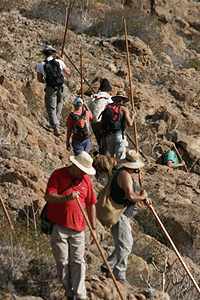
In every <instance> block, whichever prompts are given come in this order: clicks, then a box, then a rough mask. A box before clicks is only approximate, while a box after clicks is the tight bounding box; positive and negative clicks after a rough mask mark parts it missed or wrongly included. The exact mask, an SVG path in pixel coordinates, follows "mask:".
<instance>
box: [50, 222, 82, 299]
mask: <svg viewBox="0 0 200 300" xmlns="http://www.w3.org/2000/svg"><path fill="white" fill-rule="evenodd" d="M51 247H52V252H53V255H54V258H55V260H56V264H57V271H58V277H59V279H60V281H61V282H62V284H63V287H64V289H65V296H66V297H73V296H76V298H78V299H86V287H85V260H84V252H85V243H84V231H82V232H78V231H76V230H72V229H69V228H67V227H62V226H59V225H57V224H55V225H54V227H53V230H52V233H51Z"/></svg>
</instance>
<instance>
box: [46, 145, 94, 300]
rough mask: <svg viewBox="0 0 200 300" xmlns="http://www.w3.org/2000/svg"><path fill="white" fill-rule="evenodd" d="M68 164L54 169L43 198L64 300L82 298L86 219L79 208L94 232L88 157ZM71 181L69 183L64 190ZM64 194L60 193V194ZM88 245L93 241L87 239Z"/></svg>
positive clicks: (85, 155)
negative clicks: (84, 211)
mask: <svg viewBox="0 0 200 300" xmlns="http://www.w3.org/2000/svg"><path fill="white" fill-rule="evenodd" d="M69 159H70V161H71V162H72V165H70V166H69V167H64V168H61V169H58V170H55V171H54V172H53V173H52V174H51V176H50V178H49V181H48V184H47V189H46V193H45V197H44V199H45V200H46V201H47V202H49V207H48V210H47V218H49V219H50V220H51V221H53V222H54V223H55V224H54V226H53V230H52V232H51V247H52V252H53V255H54V257H55V260H56V263H57V270H58V276H59V279H60V280H61V282H62V284H63V287H64V289H65V295H66V297H67V299H68V300H73V299H74V296H75V297H76V299H82V300H83V299H86V287H85V260H84V251H85V243H84V229H85V226H86V220H85V218H84V216H83V213H82V211H81V209H80V207H79V204H78V201H77V198H78V199H79V201H80V203H81V205H82V207H83V209H85V207H86V210H87V214H88V218H89V220H90V223H91V226H92V228H93V230H94V233H96V206H95V204H96V202H97V199H96V196H95V192H94V189H93V186H92V181H91V179H90V177H89V176H88V175H95V173H96V171H95V169H94V168H93V167H92V162H93V160H92V158H91V156H90V155H89V154H88V153H87V152H85V151H83V152H82V153H81V154H79V155H77V156H70V158H69ZM72 181H73V184H72V185H71V186H70V187H69V188H68V189H66V188H67V187H68V186H69V184H70V183H71V182H72ZM63 191H64V192H63ZM91 242H93V241H92V240H91Z"/></svg>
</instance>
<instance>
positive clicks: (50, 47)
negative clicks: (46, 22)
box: [41, 45, 57, 53]
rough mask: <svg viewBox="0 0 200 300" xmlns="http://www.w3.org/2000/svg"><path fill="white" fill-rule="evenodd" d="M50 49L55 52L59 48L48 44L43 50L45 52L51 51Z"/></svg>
mask: <svg viewBox="0 0 200 300" xmlns="http://www.w3.org/2000/svg"><path fill="white" fill-rule="evenodd" d="M49 50H51V51H53V52H57V50H56V49H55V48H53V47H52V46H51V45H46V46H45V47H44V49H43V50H42V51H41V52H42V53H44V52H46V51H49Z"/></svg>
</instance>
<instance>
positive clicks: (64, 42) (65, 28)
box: [60, 0, 72, 57]
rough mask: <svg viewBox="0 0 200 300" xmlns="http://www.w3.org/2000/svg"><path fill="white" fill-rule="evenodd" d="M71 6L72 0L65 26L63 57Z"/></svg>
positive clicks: (70, 4)
mask: <svg viewBox="0 0 200 300" xmlns="http://www.w3.org/2000/svg"><path fill="white" fill-rule="evenodd" d="M71 6H72V1H71V0H70V3H69V9H68V16H67V23H66V26H65V34H64V40H63V45H62V50H61V55H60V56H61V57H63V53H64V48H65V41H66V36H67V29H68V24H69V15H70V10H71Z"/></svg>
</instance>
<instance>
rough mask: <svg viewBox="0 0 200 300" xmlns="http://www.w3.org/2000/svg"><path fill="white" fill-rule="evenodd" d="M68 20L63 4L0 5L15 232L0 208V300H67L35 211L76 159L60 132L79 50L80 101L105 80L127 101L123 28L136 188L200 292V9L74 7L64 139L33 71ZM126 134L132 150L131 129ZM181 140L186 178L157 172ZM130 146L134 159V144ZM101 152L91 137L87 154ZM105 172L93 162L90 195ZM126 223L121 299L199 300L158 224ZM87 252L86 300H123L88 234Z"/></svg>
mask: <svg viewBox="0 0 200 300" xmlns="http://www.w3.org/2000/svg"><path fill="white" fill-rule="evenodd" d="M67 11H68V3H65V2H64V1H50V0H49V1H32V0H27V1H25V0H15V1H9V0H4V1H2V2H1V3H0V24H1V26H0V28H1V29H0V36H1V40H0V167H1V168H0V195H1V198H2V200H3V202H4V204H5V206H6V208H7V210H8V213H9V216H10V218H11V222H12V224H13V226H14V231H12V230H11V227H10V225H9V223H8V220H7V218H6V216H5V213H4V211H3V209H2V206H0V220H1V223H0V226H1V231H0V249H1V251H0V253H1V254H0V265H1V268H0V298H1V299H18V300H21V299H26V300H28V299H30V300H36V299H37V300H39V299H47V300H54V299H64V293H63V289H62V287H61V285H60V284H59V282H58V279H57V274H56V267H55V262H54V259H53V257H52V254H51V249H50V244H49V239H48V237H46V236H44V235H42V234H41V233H40V224H39V212H40V211H41V208H42V207H43V205H44V203H45V201H44V200H43V195H44V192H45V188H46V183H47V180H48V178H49V176H50V174H51V173H52V171H53V170H55V169H56V168H59V167H62V166H64V165H67V164H68V163H69V162H68V157H69V155H73V153H72V152H67V150H66V147H65V141H66V127H65V123H66V118H67V116H68V114H69V112H70V111H71V109H72V103H73V100H74V98H75V97H76V96H77V95H79V94H80V89H81V78H80V75H79V73H78V72H77V70H76V69H75V67H74V65H75V66H76V68H78V69H79V70H80V49H82V53H83V74H84V77H85V79H86V80H85V82H84V98H85V101H87V100H88V98H89V96H90V95H91V94H92V93H93V90H94V91H97V90H98V87H99V84H100V80H101V78H108V79H109V81H110V83H111V85H112V87H113V95H115V94H116V92H117V91H118V90H124V91H126V93H127V94H128V95H130V88H129V86H130V85H129V76H128V68H127V55H126V47H125V38H124V24H123V19H126V22H127V31H128V41H129V56H130V67H131V73H132V87H133V95H134V105H135V110H136V111H137V121H136V126H137V135H138V143H139V147H140V149H141V153H142V155H141V159H142V160H143V161H144V162H145V163H146V167H145V168H144V171H143V175H142V179H143V181H142V187H143V188H145V189H146V190H147V191H148V193H149V194H150V196H151V198H152V200H153V206H154V208H155V210H156V212H157V214H158V215H159V217H160V219H161V221H162V222H163V224H164V226H165V228H166V229H167V231H168V233H169V234H170V236H171V238H172V240H173V241H174V243H175V245H176V247H177V248H178V251H179V252H180V253H181V255H182V257H183V259H184V261H185V263H186V265H187V266H188V268H189V270H190V272H191V273H192V274H193V276H194V278H195V280H196V282H197V284H199V285H200V267H199V264H200V261H199V257H200V238H199V237H200V225H199V224H200V200H199V195H200V150H199V148H200V137H199V136H200V135H199V133H200V115H199V112H200V109H199V106H200V87H199V82H200V73H199V70H200V53H199V49H200V48H199V46H200V3H199V1H191V0H190V1H189V0H180V1H175V0H169V1H164V0H159V1H157V0H154V1H150V0H143V1H139V0H125V1H123V3H121V1H119V2H118V1H111V0H109V1H80V0H79V1H74V3H73V4H72V11H71V14H70V22H69V28H68V32H67V39H66V45H65V53H66V55H65V56H64V59H65V63H66V65H67V66H68V67H69V68H70V69H71V75H70V76H69V77H67V78H66V79H65V81H66V86H67V95H66V98H65V103H64V107H63V120H62V131H63V134H62V135H61V136H59V137H55V136H54V134H53V131H52V130H51V129H50V128H49V127H48V118H47V113H46V110H45V106H44V91H43V89H44V86H43V85H42V84H40V83H38V82H37V79H36V66H37V64H38V63H39V62H40V61H41V60H42V59H43V56H42V54H41V53H40V50H41V49H42V48H43V46H44V45H45V44H52V45H53V46H54V47H56V48H57V49H58V51H59V50H60V49H61V47H62V42H63V37H64V32H65V26H64V24H65V20H66V15H67ZM69 59H70V60H71V62H72V63H73V65H72V63H71V62H70V60H69ZM87 82H88V83H89V84H90V85H91V87H92V90H91V88H90V87H89V86H88V84H87ZM128 105H129V108H130V109H131V105H130V104H128ZM128 133H129V134H130V136H131V137H132V138H133V139H134V131H133V129H132V128H131V129H128ZM178 140H183V141H185V142H187V143H188V151H187V153H186V154H185V155H184V157H183V158H184V160H185V161H186V164H187V169H188V172H185V171H183V170H182V171H177V170H171V169H169V168H168V167H166V166H161V165H156V164H155V159H156V158H157V157H158V156H159V155H160V154H161V153H162V152H163V151H165V150H167V149H169V147H170V146H171V143H172V142H176V141H178ZM129 147H130V148H132V149H134V145H133V144H132V143H131V142H130V145H129ZM96 150H97V143H96V141H95V138H94V135H93V134H92V148H91V155H93V153H94V152H95V151H96ZM112 163H113V161H112V159H110V158H106V157H102V156H100V155H97V156H96V157H95V156H94V166H95V167H96V168H97V170H98V175H99V176H98V180H97V178H96V177H93V178H92V180H93V184H94V188H95V191H96V193H98V191H99V190H100V188H102V186H103V185H104V184H105V182H106V180H107V174H106V173H108V171H109V170H110V168H111V166H112ZM136 180H137V178H136ZM142 187H141V188H142ZM139 188H140V185H139V183H138V189H139ZM131 224H132V228H133V237H134V246H133V250H132V254H131V255H130V257H129V267H128V270H127V280H128V284H125V285H121V284H119V287H120V289H121V291H122V293H123V294H124V296H125V298H126V299H129V300H135V299H139V300H141V299H142V300H143V299H144V300H145V299H151V300H153V299H163V300H164V299H165V300H169V299H171V300H178V299H182V300H186V299H187V300H188V299H191V300H197V299H199V295H198V292H197V291H196V289H195V288H194V286H193V284H192V282H191V280H190V279H189V277H188V275H187V274H186V272H185V271H184V269H183V267H182V265H181V263H180V262H179V260H178V259H177V256H176V255H175V253H174V252H173V250H172V249H171V247H170V245H169V242H168V240H167V239H166V237H165V235H164V234H163V232H162V230H161V228H160V226H159V225H158V222H157V221H156V219H155V217H154V216H153V214H152V213H151V212H150V211H149V210H148V209H146V208H141V207H139V206H138V207H137V208H136V209H135V212H134V216H133V218H132V220H131ZM98 235H99V240H100V244H101V246H102V249H103V251H104V253H105V255H106V256H107V255H109V254H110V253H111V251H112V249H113V240H112V237H111V234H110V232H109V231H108V230H106V229H105V228H102V226H101V225H100V224H98ZM86 243H87V245H86V261H87V278H86V285H87V295H88V299H90V300H94V299H96V300H98V299H105V300H111V299H119V295H118V293H117V290H116V288H115V286H114V284H113V282H112V279H111V278H106V277H105V276H104V275H103V274H102V273H101V271H100V265H101V263H102V258H101V256H100V254H99V251H98V249H97V247H96V245H92V246H90V245H89V242H88V229H86Z"/></svg>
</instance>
